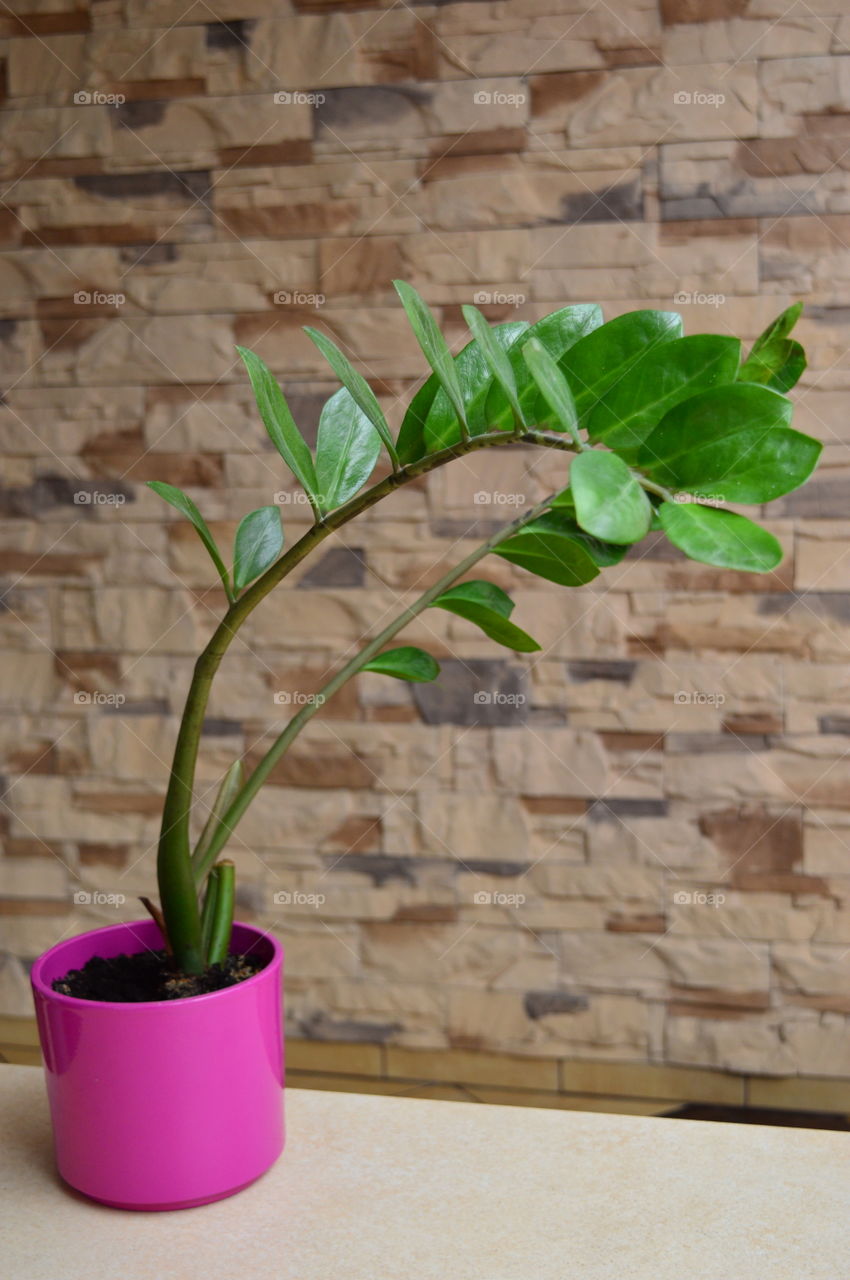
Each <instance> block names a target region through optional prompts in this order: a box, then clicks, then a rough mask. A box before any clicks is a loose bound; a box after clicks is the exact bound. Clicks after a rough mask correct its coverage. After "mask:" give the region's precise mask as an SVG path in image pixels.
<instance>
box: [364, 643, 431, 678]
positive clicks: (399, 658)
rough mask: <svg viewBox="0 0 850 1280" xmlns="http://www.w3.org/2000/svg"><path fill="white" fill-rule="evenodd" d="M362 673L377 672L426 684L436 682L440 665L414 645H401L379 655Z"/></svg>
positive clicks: (368, 663) (367, 664)
mask: <svg viewBox="0 0 850 1280" xmlns="http://www.w3.org/2000/svg"><path fill="white" fill-rule="evenodd" d="M361 670H362V671H377V672H378V674H379V675H382V676H395V678H396V679H397V680H412V681H414V682H415V683H417V684H426V683H427V682H428V681H429V680H436V679H437V676H438V675H439V674H440V664H439V662H437V660H436V658H432V657H431V655H430V653H426V652H425V650H424V649H417V648H416V646H415V645H403V646H402V647H401V648H400V649H387V650H386V652H385V653H379V654H378V656H377V658H373V659H372V661H371V662H367V663H366V665H365V666H364V667H361Z"/></svg>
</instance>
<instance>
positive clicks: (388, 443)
mask: <svg viewBox="0 0 850 1280" xmlns="http://www.w3.org/2000/svg"><path fill="white" fill-rule="evenodd" d="M304 332H305V333H306V334H307V337H308V338H310V340H311V341H312V342H313V343H314V344H315V345H316V346H317V347H318V348H319V350H320V351H321V353H322V355H323V356H324V357H325V359H326V360H327V362H328V364H329V365H330V366H331V368H332V369H333V371H334V373H335V374H336V376H337V377H338V378H339V380H340V382H341V383H342V385H343V386H344V387H346V388H347V390H348V391H349V392H350V393H351V396H352V398H353V399H354V401H355V402H356V403H357V404H358V405H359V407H360V409H361V410H362V411H363V413H364V414H365V415H366V417H367V418H368V419H369V421H370V422H371V424H372V426H373V427H374V428H375V430H376V431H377V433H378V435H379V436H380V437H381V439H382V440H383V442H384V447H385V449H386V451H387V453H388V454H389V455H390V460H391V461H392V464H393V467H394V468H395V469H396V470H398V454H397V453H396V448H395V445H394V444H393V437H392V432H391V431H390V429H389V426H388V425H387V420H386V418H385V417H384V413H383V410H382V409H381V406H380V405H379V404H378V401H377V397H376V396H375V393H374V391H373V390H372V388H371V387H370V386H369V383H368V382H367V381H366V379H365V378H364V377H363V375H362V374H360V373H358V372H357V370H356V369H355V368H354V365H353V364H352V363H351V361H350V360H349V359H348V356H346V355H344V354H343V353H342V352H341V351H340V349H339V347H338V346H337V345H336V343H335V342H334V341H332V339H331V338H328V337H327V336H326V335H325V334H324V333H319V331H318V329H311V328H310V326H309V325H305V327H304Z"/></svg>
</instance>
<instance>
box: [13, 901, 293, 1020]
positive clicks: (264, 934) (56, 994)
mask: <svg viewBox="0 0 850 1280" xmlns="http://www.w3.org/2000/svg"><path fill="white" fill-rule="evenodd" d="M140 925H141V926H150V927H151V928H153V929H156V930H157V933H159V926H158V925H157V924H156V923H155V922H154V921H153V920H150V919H145V920H121V921H118V922H117V923H116V924H107V925H101V926H100V927H99V928H97V929H87V930H86V931H85V932H84V933H77V934H74V936H73V937H71V938H62V939H60V941H59V942H55V943H54V944H53V946H52V947H48V949H47V950H46V951H43V952H42V953H41V955H40V956H39V957H38V959H37V960H36V961H35V963H34V964H33V967H32V969H31V971H30V982H31V983H32V987H33V990H34V991H36V992H37V993H38V994H39V995H40V996H41V997H42V998H43V999H45V1000H50V1001H51V1002H53V1003H56V1004H59V1005H65V1006H67V1007H69V1008H74V1009H88V1010H93V1009H121V1010H124V1012H133V1011H134V1010H137V1009H138V1010H144V1009H159V1010H166V1009H168V1010H171V1009H175V1010H177V1009H179V1008H180V1006H181V1005H187V1004H191V1005H193V1006H197V1004H198V1003H200V1002H201V1001H210V1000H220V999H221V998H222V997H224V998H227V997H228V996H230V997H233V996H235V995H236V994H237V993H238V992H239V991H240V990H241V988H243V987H250V986H251V985H252V984H253V983H256V982H259V981H260V980H261V979H262V978H263V977H264V976H265V975H267V974H269V973H272V972H274V971H275V970H277V969H280V968H281V966H282V964H283V944H282V943H281V942H280V940H279V939H278V938H276V937H275V936H274V934H272V933H269V932H268V930H266V929H261V928H260V927H259V925H254V924H246V923H244V922H243V921H241V920H234V921H233V926H234V928H236V927H238V928H240V929H249V930H250V931H251V932H252V933H255V934H257V936H258V938H259V940H264V941H265V942H266V943H268V944H269V945H270V946H271V949H272V955H271V958H270V959H269V961H268V963H267V964H265V965H263V967H262V969H260V970H259V971H258V972H257V973H254V974H252V975H251V977H250V978H245V979H244V981H242V982H237V983H235V984H234V985H233V986H231V987H222V988H221V989H220V990H219V991H206V992H204V994H203V995H197V996H183V997H181V998H180V999H179V1000H83V999H81V998H80V997H79V996H68V995H65V994H64V992H62V991H54V990H53V987H52V986H51V985H50V983H48V982H45V980H44V978H43V977H42V976H41V975H42V970H43V968H44V966H45V964H46V963H47V961H48V959H49V958H50V956H52V955H53V954H54V952H56V951H59V950H60V949H61V948H62V947H66V946H68V945H69V944H70V943H72V942H79V941H80V939H81V938H96V937H97V936H98V934H104V933H107V932H109V931H116V930H119V929H125V930H130V931H132V930H133V928H134V927H135V926H140ZM161 936H162V935H161V934H160V937H161ZM145 945H146V944H144V943H143V944H142V946H143V947H144V946H145ZM96 954H97V951H96V950H95V951H92V956H95V955H96Z"/></svg>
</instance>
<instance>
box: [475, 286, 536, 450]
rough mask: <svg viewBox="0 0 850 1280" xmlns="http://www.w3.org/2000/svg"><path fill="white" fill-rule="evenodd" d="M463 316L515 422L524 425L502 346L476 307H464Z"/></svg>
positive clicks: (512, 377) (513, 380)
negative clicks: (504, 397) (502, 392)
mask: <svg viewBox="0 0 850 1280" xmlns="http://www.w3.org/2000/svg"><path fill="white" fill-rule="evenodd" d="M463 318H464V320H465V321H466V323H467V324H468V325H469V329H470V332H471V334H472V336H473V338H474V339H475V341H476V342H477V343H478V345H479V347H480V348H481V350H482V352H483V354H484V359H485V361H486V362H487V364H488V366H489V367H490V369H491V371H492V374H493V377H494V378H495V380H496V382H497V383H498V385H499V386H500V387H501V388H502V390H503V391H504V393H505V396H506V397H507V399H508V401H509V402H510V406H511V408H512V409H513V411H514V414H515V415H516V420H517V422H518V423H520V424H521V425H523V426H524V425H525V417H524V415H523V411H522V406H521V405H520V403H519V400H518V398H517V385H516V378H515V377H514V371H513V367H512V365H511V362H510V360H509V358H508V356H507V354H506V352H505V350H504V348H503V347H502V346H500V344H499V343H498V342H497V340H496V338H495V336H494V333H493V330H492V329H491V328H490V326H489V324H488V323H487V321H486V320H485V319H484V317H483V316H482V314H481V312H480V311H479V310H478V309H477V308H476V307H464V308H463Z"/></svg>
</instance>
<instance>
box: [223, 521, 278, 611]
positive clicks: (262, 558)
mask: <svg viewBox="0 0 850 1280" xmlns="http://www.w3.org/2000/svg"><path fill="white" fill-rule="evenodd" d="M282 546H283V530H282V529H281V527H280V510H279V509H278V508H277V507H260V508H259V509H258V510H257V511H252V512H251V513H250V514H249V515H247V516H245V518H244V519H243V520H241V521H240V522H239V527H238V529H237V530H236V540H235V542H234V546H233V585H234V587H235V588H236V590H237V591H241V590H242V589H243V587H247V585H248V583H249V582H253V581H254V579H255V578H259V576H260V574H261V573H264V572H265V570H266V569H268V567H269V565H271V564H274V562H275V560H276V559H277V558H278V556H279V555H280V550H281V547H282Z"/></svg>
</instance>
